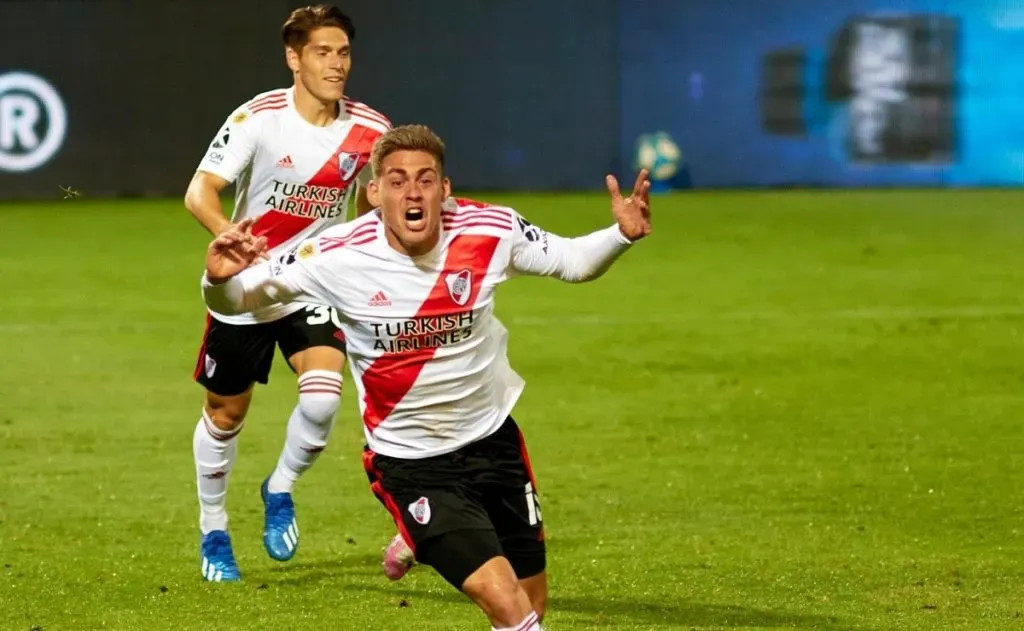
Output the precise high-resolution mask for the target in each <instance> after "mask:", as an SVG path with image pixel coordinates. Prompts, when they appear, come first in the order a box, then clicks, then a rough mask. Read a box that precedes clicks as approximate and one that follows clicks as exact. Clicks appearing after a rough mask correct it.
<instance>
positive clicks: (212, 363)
mask: <svg viewBox="0 0 1024 631" xmlns="http://www.w3.org/2000/svg"><path fill="white" fill-rule="evenodd" d="M204 363H205V364H206V378H207V379H212V378H213V373H214V372H216V370H217V360H215V359H214V358H212V357H210V356H209V355H207V356H206V358H205V360H204Z"/></svg>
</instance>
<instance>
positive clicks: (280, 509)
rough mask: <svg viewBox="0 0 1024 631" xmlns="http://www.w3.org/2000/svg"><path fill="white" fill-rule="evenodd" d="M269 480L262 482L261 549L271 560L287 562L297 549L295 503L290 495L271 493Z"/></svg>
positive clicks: (297, 534)
mask: <svg viewBox="0 0 1024 631" xmlns="http://www.w3.org/2000/svg"><path fill="white" fill-rule="evenodd" d="M269 481H270V478H267V479H266V480H264V481H263V486H261V487H260V496H261V497H262V498H263V547H264V548H266V549H267V554H269V555H270V558H271V559H276V560H278V561H287V560H288V559H290V558H292V557H293V556H295V551H296V550H297V549H298V547H299V522H297V521H296V520H295V503H294V502H292V494H291V493H271V492H270V491H268V490H267V483H268V482H269Z"/></svg>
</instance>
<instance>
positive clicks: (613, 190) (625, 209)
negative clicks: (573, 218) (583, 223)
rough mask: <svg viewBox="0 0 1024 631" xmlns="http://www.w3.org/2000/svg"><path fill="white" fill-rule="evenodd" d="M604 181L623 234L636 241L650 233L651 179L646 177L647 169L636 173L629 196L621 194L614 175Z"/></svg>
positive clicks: (613, 212) (613, 211)
mask: <svg viewBox="0 0 1024 631" xmlns="http://www.w3.org/2000/svg"><path fill="white" fill-rule="evenodd" d="M605 183H606V184H607V185H608V193H609V194H610V195H611V198H612V214H613V215H615V221H616V222H617V223H618V224H619V230H620V231H622V234H623V236H625V237H626V238H627V239H629V240H630V241H636V240H637V239H642V238H644V237H646V236H647V235H649V234H651V181H650V180H649V179H647V169H641V170H640V173H639V174H637V176H636V182H634V183H633V192H632V193H630V195H629V197H623V196H622V191H620V190H619V181H618V180H616V179H615V176H614V175H609V176H608V177H606V178H605Z"/></svg>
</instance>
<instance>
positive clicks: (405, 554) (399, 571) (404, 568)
mask: <svg viewBox="0 0 1024 631" xmlns="http://www.w3.org/2000/svg"><path fill="white" fill-rule="evenodd" d="M415 564H416V558H415V557H414V556H413V553H412V549H411V548H410V547H409V546H408V544H406V543H405V540H404V539H402V535H395V538H394V539H392V540H391V543H389V544H388V547H387V549H386V550H384V562H383V563H381V565H383V566H384V574H385V575H386V576H387V577H388V578H390V579H391V580H393V581H397V580H398V579H400V578H402V577H403V576H405V574H406V572H408V571H409V570H410V569H411V568H412V566H413V565H415Z"/></svg>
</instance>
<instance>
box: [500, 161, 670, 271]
mask: <svg viewBox="0 0 1024 631" xmlns="http://www.w3.org/2000/svg"><path fill="white" fill-rule="evenodd" d="M606 183H607V185H608V193H609V195H610V196H611V202H612V215H613V216H614V217H615V225H614V226H610V227H608V228H605V229H603V230H598V231H597V232H592V233H590V234H588V235H585V236H582V237H576V238H573V239H567V238H565V237H560V236H558V235H556V234H551V233H547V232H544V231H543V230H540V229H539V228H537V227H535V226H532V225H530V224H529V223H527V222H526V221H525V220H521V221H520V222H519V224H520V228H521V230H520V231H519V232H517V233H516V234H515V236H514V237H513V239H514V241H513V245H512V268H513V270H514V271H516V272H520V273H523V274H530V275H534V276H553V277H556V278H558V279H560V280H563V281H566V282H570V283H583V282H587V281H591V280H594V279H597V278H600V277H601V276H602V275H603V274H604V273H605V272H606V271H608V268H610V267H611V266H612V264H613V263H614V262H615V261H616V260H617V259H618V258H619V257H620V256H621V255H622V254H623V253H624V252H625V251H626V250H627V249H629V246H630V245H632V244H633V243H634V242H636V241H637V240H639V239H642V238H643V237H645V236H647V235H648V234H650V232H651V214H650V196H649V193H650V182H649V181H648V179H647V171H641V172H640V174H639V175H638V176H637V179H636V183H635V184H634V185H633V192H632V193H631V194H630V196H629V197H623V196H622V193H621V192H620V191H619V183H618V181H617V180H616V179H615V177H614V176H612V175H609V176H608V177H607V178H606Z"/></svg>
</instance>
